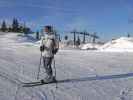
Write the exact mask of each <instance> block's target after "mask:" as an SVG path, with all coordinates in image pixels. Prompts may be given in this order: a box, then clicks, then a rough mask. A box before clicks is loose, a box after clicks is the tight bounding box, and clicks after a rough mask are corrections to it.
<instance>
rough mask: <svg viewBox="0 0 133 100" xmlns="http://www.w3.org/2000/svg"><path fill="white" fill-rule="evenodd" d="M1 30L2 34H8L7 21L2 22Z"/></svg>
mask: <svg viewBox="0 0 133 100" xmlns="http://www.w3.org/2000/svg"><path fill="white" fill-rule="evenodd" d="M1 30H2V32H6V31H7V26H6V22H5V21H3V22H2V25H1Z"/></svg>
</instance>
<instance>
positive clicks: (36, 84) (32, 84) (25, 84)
mask: <svg viewBox="0 0 133 100" xmlns="http://www.w3.org/2000/svg"><path fill="white" fill-rule="evenodd" d="M57 82H58V81H53V82H49V83H47V82H46V83H45V82H41V81H38V82H29V83H23V85H22V87H34V86H40V85H45V84H54V83H57Z"/></svg>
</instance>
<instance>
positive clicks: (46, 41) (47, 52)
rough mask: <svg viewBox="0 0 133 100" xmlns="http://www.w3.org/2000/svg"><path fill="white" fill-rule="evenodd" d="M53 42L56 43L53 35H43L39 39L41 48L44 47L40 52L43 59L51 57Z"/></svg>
mask: <svg viewBox="0 0 133 100" xmlns="http://www.w3.org/2000/svg"><path fill="white" fill-rule="evenodd" d="M54 42H56V38H55V35H54V34H45V36H44V37H42V39H41V46H43V45H44V46H45V47H46V48H45V49H44V51H43V52H42V56H44V57H53V56H54V54H53V53H52V50H53V48H54Z"/></svg>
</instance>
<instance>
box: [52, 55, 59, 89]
mask: <svg viewBox="0 0 133 100" xmlns="http://www.w3.org/2000/svg"><path fill="white" fill-rule="evenodd" d="M53 61H54V66H53V67H54V77H55V79H56V67H55V58H53ZM57 88H58V83H57V82H56V89H57Z"/></svg>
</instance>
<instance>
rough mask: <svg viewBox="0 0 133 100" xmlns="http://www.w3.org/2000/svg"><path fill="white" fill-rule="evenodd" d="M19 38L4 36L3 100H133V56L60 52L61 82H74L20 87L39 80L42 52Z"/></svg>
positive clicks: (0, 64) (0, 39)
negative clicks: (24, 83)
mask: <svg viewBox="0 0 133 100" xmlns="http://www.w3.org/2000/svg"><path fill="white" fill-rule="evenodd" d="M17 38H18V37H17V35H16V34H13V33H12V34H5V35H0V100H133V84H132V83H133V78H132V76H133V74H132V72H133V62H132V59H133V53H126V52H125V53H118V52H117V53H115V52H113V53H111V52H109V53H108V52H96V51H95V52H93V51H79V50H60V51H59V53H58V54H57V55H56V56H55V60H56V68H57V79H59V80H65V79H70V80H71V81H68V82H65V83H59V84H58V88H57V89H56V84H49V85H43V86H38V87H29V88H26V87H21V85H20V83H21V82H30V81H35V80H36V75H37V69H38V64H39V58H40V52H39V48H38V46H34V45H33V43H29V42H27V41H26V42H25V41H24V40H25V39H22V41H21V38H20V37H19V39H17ZM23 38H25V37H23ZM27 44H28V45H27ZM29 44H30V45H29ZM41 69H43V67H42V68H41ZM40 78H43V75H41V77H40Z"/></svg>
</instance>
